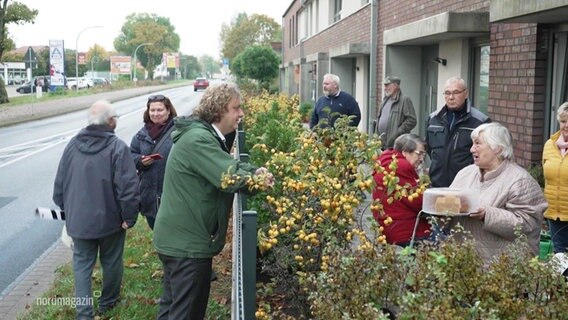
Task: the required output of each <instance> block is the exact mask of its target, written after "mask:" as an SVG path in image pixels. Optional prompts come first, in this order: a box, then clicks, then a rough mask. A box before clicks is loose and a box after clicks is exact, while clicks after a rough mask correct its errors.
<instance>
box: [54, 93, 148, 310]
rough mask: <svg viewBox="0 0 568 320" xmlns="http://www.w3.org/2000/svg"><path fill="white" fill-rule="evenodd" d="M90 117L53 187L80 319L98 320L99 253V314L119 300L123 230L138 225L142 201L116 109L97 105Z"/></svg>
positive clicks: (65, 153) (67, 152) (66, 153)
mask: <svg viewBox="0 0 568 320" xmlns="http://www.w3.org/2000/svg"><path fill="white" fill-rule="evenodd" d="M88 116H89V125H88V126H87V127H86V128H84V129H82V130H81V131H80V132H79V133H78V134H77V135H76V136H75V137H73V138H72V139H71V141H69V144H68V145H67V147H66V148H65V151H63V156H62V157H61V160H60V162H59V167H58V169H57V175H56V177H55V183H54V188H53V201H54V202H55V204H56V205H58V206H59V207H60V208H61V210H65V213H66V219H65V226H66V227H67V233H68V234H69V236H70V237H71V238H73V244H74V245H73V273H74V277H75V298H76V313H77V319H93V318H94V310H93V290H92V280H91V277H92V273H93V268H94V267H95V263H96V260H97V255H99V254H100V260H101V265H102V270H103V285H102V287H103V288H102V289H103V290H102V295H101V296H100V298H99V312H100V313H104V312H105V311H107V310H109V309H111V308H112V307H114V306H115V305H116V303H117V302H118V301H119V298H120V285H121V282H122V273H123V261H122V254H123V252H124V241H125V237H126V231H125V230H126V229H128V228H130V227H132V226H134V224H135V223H136V218H137V217H138V204H139V202H140V195H139V190H138V177H137V176H136V167H135V166H134V162H133V161H132V158H131V156H130V149H129V148H128V146H127V145H126V143H124V141H122V140H120V139H119V138H118V137H117V136H116V135H115V134H114V129H115V128H116V123H117V119H118V116H117V114H116V111H115V110H114V107H113V106H112V105H111V104H110V103H109V102H107V101H97V102H95V103H94V104H93V105H92V106H91V107H90V108H89V111H88Z"/></svg>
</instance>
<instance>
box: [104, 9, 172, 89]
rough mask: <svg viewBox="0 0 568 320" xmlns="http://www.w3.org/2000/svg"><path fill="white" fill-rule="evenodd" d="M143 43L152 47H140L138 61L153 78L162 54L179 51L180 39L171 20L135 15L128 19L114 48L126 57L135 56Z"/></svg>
mask: <svg viewBox="0 0 568 320" xmlns="http://www.w3.org/2000/svg"><path fill="white" fill-rule="evenodd" d="M143 43H151V44H152V45H145V46H142V47H140V48H139V49H138V51H137V52H136V59H137V61H139V62H140V63H141V64H142V66H144V68H146V70H147V71H148V73H149V76H150V78H153V75H154V69H155V67H156V66H157V65H159V64H160V63H161V61H162V54H163V53H164V52H177V51H178V50H179V43H180V37H179V35H178V34H177V33H176V32H175V27H174V26H173V25H172V24H171V22H170V19H169V18H165V17H160V16H157V15H156V14H149V13H139V14H135V13H133V14H131V15H129V16H127V17H126V22H125V23H124V24H123V25H122V28H121V34H120V35H119V36H118V37H117V38H116V39H115V40H114V47H115V49H116V50H118V51H120V52H123V53H124V54H125V55H132V56H133V55H134V50H136V48H137V47H138V46H139V45H141V44H143ZM133 67H134V66H133Z"/></svg>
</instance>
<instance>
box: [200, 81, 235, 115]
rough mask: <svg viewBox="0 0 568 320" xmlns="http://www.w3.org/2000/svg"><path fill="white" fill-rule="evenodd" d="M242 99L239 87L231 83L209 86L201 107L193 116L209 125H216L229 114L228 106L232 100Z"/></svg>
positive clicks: (202, 98)
mask: <svg viewBox="0 0 568 320" xmlns="http://www.w3.org/2000/svg"><path fill="white" fill-rule="evenodd" d="M235 98H236V99H240V98H241V92H240V91H239V87H238V86H237V85H236V84H234V83H231V82H223V83H220V84H215V85H212V86H209V88H207V90H205V93H204V94H203V97H201V101H199V105H198V106H197V108H195V110H193V116H196V117H198V118H199V119H201V120H203V121H205V122H207V123H215V122H218V121H220V120H221V117H222V116H223V115H224V114H225V113H227V112H228V109H227V107H228V105H229V102H230V101H231V100H232V99H235Z"/></svg>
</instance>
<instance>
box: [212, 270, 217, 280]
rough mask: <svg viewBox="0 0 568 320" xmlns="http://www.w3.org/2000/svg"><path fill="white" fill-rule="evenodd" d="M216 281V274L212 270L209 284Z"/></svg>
mask: <svg viewBox="0 0 568 320" xmlns="http://www.w3.org/2000/svg"><path fill="white" fill-rule="evenodd" d="M215 280H217V273H216V272H215V271H213V270H211V282H213V281H215Z"/></svg>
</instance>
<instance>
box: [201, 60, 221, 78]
mask: <svg viewBox="0 0 568 320" xmlns="http://www.w3.org/2000/svg"><path fill="white" fill-rule="evenodd" d="M199 64H200V65H201V70H202V72H203V73H204V75H206V76H207V77H208V78H210V77H211V75H213V74H214V73H217V72H219V70H221V67H220V66H219V61H215V59H214V58H213V57H212V56H210V55H202V56H201V57H199Z"/></svg>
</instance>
